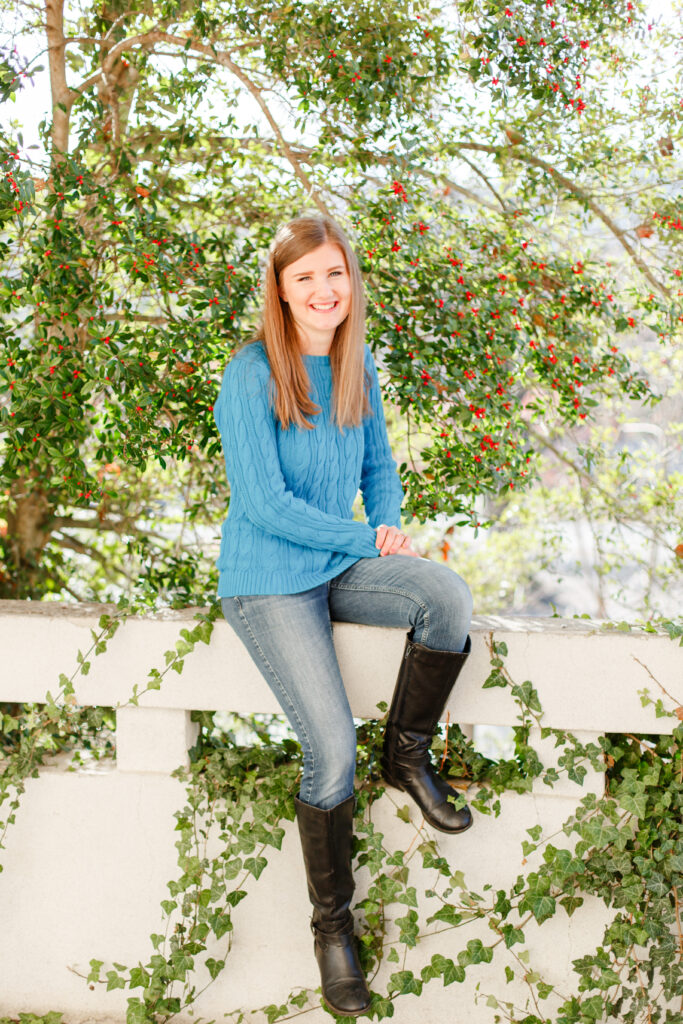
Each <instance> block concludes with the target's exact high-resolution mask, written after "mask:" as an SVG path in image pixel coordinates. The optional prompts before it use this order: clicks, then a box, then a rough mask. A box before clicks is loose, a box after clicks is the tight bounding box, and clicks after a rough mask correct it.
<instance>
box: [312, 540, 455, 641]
mask: <svg viewBox="0 0 683 1024" xmlns="http://www.w3.org/2000/svg"><path fill="white" fill-rule="evenodd" d="M330 615H331V617H332V619H334V620H336V621H338V622H364V623H366V624H367V625H371V626H404V627H405V628H406V629H410V631H411V636H410V638H411V640H414V641H415V643H418V644H422V645H423V646H424V647H430V648H432V649H433V650H437V651H462V649H463V647H464V646H465V640H466V638H467V631H468V629H469V626H470V620H471V618H472V596H471V594H470V591H469V587H468V586H467V584H466V583H465V581H464V580H463V579H462V578H461V577H460V576H458V574H457V573H456V572H453V570H452V569H449V568H448V567H447V566H445V565H440V564H439V563H438V562H431V561H429V559H427V558H412V557H410V556H408V555H386V556H385V557H383V558H361V559H359V560H358V561H357V562H354V564H353V565H351V566H349V568H348V569H345V570H344V572H342V573H340V574H339V576H335V578H334V579H332V580H330Z"/></svg>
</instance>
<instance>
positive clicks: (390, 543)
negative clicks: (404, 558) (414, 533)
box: [375, 523, 420, 558]
mask: <svg viewBox="0 0 683 1024" xmlns="http://www.w3.org/2000/svg"><path fill="white" fill-rule="evenodd" d="M410 544H411V541H410V537H409V536H408V535H407V534H405V533H401V531H400V530H399V529H397V527H395V526H385V525H384V523H381V524H380V525H379V526H378V527H377V537H376V539H375V546H376V547H378V548H379V549H380V552H379V553H380V556H382V555H412V556H413V557H414V558H419V557H420V556H419V555H418V553H417V551H413V549H412V548H411V546H410Z"/></svg>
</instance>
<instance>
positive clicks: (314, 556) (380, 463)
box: [214, 341, 404, 597]
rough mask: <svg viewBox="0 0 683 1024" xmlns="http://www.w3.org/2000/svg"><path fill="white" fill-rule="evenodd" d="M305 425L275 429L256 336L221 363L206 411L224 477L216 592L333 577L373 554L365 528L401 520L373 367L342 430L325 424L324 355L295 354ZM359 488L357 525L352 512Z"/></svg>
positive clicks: (306, 585)
mask: <svg viewBox="0 0 683 1024" xmlns="http://www.w3.org/2000/svg"><path fill="white" fill-rule="evenodd" d="M303 358H304V364H305V366H306V369H307V371H308V375H309V379H310V382H311V391H310V394H311V398H312V399H313V401H314V402H315V403H316V404H317V405H319V406H320V409H321V411H320V413H318V414H317V415H315V416H310V417H309V419H310V420H311V422H312V423H314V424H315V427H314V429H313V430H306V429H302V428H300V427H297V426H295V425H292V426H290V427H289V429H287V430H283V429H282V428H281V425H280V423H279V421H278V420H277V419H276V418H275V415H274V412H273V410H272V408H271V405H270V402H269V388H268V385H269V379H270V364H269V363H268V357H267V354H266V351H265V347H264V345H263V342H261V341H257V342H253V343H252V344H249V345H246V346H245V347H244V348H242V349H240V350H239V352H237V353H236V354H235V355H234V356H233V358H232V359H231V360H230V362H229V364H228V366H227V368H226V370H225V373H224V374H223V383H222V386H221V390H220V394H219V396H218V399H217V401H216V404H215V406H214V418H215V420H216V425H217V426H218V429H219V431H220V435H221V441H222V443H223V453H224V455H225V469H226V473H227V477H228V480H229V482H230V508H229V512H228V516H227V518H226V520H225V522H224V523H223V527H222V532H221V547H220V554H219V556H218V559H217V561H216V567H217V568H218V570H219V578H218V594H217V596H218V597H233V596H235V595H240V594H294V593H297V592H299V591H302V590H309V589H310V588H311V587H316V586H318V585H319V584H320V583H324V582H325V580H328V579H331V578H332V577H333V576H337V575H338V574H339V573H340V572H343V571H344V569H347V568H348V567H349V566H350V565H353V563H354V562H357V561H358V559H359V558H377V557H378V556H379V549H378V548H377V547H376V546H375V536H376V535H375V529H374V527H377V526H379V525H380V523H385V524H386V525H387V526H398V527H400V525H401V503H402V501H403V497H404V494H403V488H402V486H401V481H400V478H399V475H398V471H397V467H396V463H395V461H394V459H393V457H392V454H391V449H390V447H389V439H388V437H387V429H386V424H385V420H384V411H383V409H382V397H381V393H380V389H379V381H378V379H377V369H376V367H375V362H374V359H373V357H372V352H371V350H370V348H369V347H368V345H367V344H366V346H365V366H366V368H367V369H368V371H369V373H370V376H371V379H372V387H371V390H370V396H369V397H370V405H371V408H372V411H373V414H372V415H369V416H365V417H364V418H363V422H362V425H361V426H358V427H346V428H345V429H344V431H343V433H342V432H341V431H340V430H339V428H338V427H337V426H336V424H335V423H333V422H330V411H331V399H332V369H331V366H330V357H329V356H313V355H304V357H303ZM359 486H360V489H361V492H362V495H363V502H364V504H365V511H366V515H367V517H368V519H369V524H368V523H367V522H364V523H362V522H359V521H357V520H354V519H353V518H352V505H353V502H354V500H355V498H356V495H357V493H358V488H359Z"/></svg>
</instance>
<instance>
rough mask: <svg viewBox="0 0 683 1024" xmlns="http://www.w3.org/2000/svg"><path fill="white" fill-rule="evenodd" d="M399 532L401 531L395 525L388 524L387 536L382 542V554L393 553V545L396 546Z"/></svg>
mask: <svg viewBox="0 0 683 1024" xmlns="http://www.w3.org/2000/svg"><path fill="white" fill-rule="evenodd" d="M398 533H399V531H398V530H397V529H396V527H395V526H388V527H387V532H386V536H385V538H384V543H383V544H382V551H381V554H383V555H391V554H392V553H393V547H394V544H395V542H396V536H397V534H398Z"/></svg>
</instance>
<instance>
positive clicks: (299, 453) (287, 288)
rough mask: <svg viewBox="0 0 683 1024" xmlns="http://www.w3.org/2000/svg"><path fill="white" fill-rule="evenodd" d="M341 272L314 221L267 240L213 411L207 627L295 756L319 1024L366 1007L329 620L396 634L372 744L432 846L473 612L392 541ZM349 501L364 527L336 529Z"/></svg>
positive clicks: (333, 244) (446, 789)
mask: <svg viewBox="0 0 683 1024" xmlns="http://www.w3.org/2000/svg"><path fill="white" fill-rule="evenodd" d="M364 335H365V299H364V295H363V283H362V279H361V275H360V269H359V267H358V262H357V259H356V256H355V254H354V252H353V250H352V248H351V246H350V244H349V240H348V238H347V237H346V235H345V234H344V232H343V231H342V229H341V228H340V227H339V225H338V224H337V223H336V222H335V221H334V220H332V219H331V218H330V217H326V216H319V215H309V216H302V217H297V218H296V219H295V220H292V221H290V222H289V223H288V224H285V225H283V226H282V227H281V228H280V229H279V230H278V231H277V233H276V235H275V238H274V240H273V243H272V245H271V248H270V254H269V259H268V265H267V268H266V273H265V301H264V307H263V313H262V317H261V322H260V324H259V326H258V329H257V330H256V332H255V333H254V335H253V336H252V337H251V338H250V339H249V340H248V341H247V343H246V344H245V345H243V346H242V347H241V348H240V349H239V350H238V351H237V352H236V353H235V354H234V355H233V357H232V359H231V360H230V363H229V364H228V367H227V369H226V370H225V374H224V376H223V383H222V386H221V391H220V395H219V397H218V400H217V402H216V405H215V407H214V416H215V419H216V424H217V426H218V429H219V431H220V434H221V440H222V443H223V451H224V455H225V467H226V473H227V477H228V480H229V483H230V510H229V515H228V516H227V518H226V520H225V522H224V524H223V528H222V535H221V550H220V555H219V558H218V560H217V562H216V566H217V568H218V570H219V585H218V596H219V597H220V598H221V607H222V610H223V614H224V616H225V618H226V619H227V621H228V622H229V623H230V625H231V626H232V627H233V629H234V630H235V632H236V633H237V635H238V636H239V637H240V639H241V640H242V642H243V643H244V644H245V646H246V647H247V650H248V651H249V654H250V655H251V657H252V659H253V660H254V662H255V664H256V665H257V667H258V668H259V670H260V672H261V673H262V675H263V676H264V678H265V679H266V681H267V683H268V685H269V686H270V687H271V689H272V690H273V692H274V694H275V695H276V697H277V698H278V701H279V703H280V705H281V706H282V709H283V711H284V713H285V715H286V716H287V718H288V720H289V722H290V724H291V726H292V728H293V729H294V731H295V733H296V735H297V737H298V739H299V742H300V743H301V747H302V750H303V774H302V778H301V786H300V792H299V796H298V798H295V806H296V816H297V823H298V827H299V834H300V837H301V845H302V849H303V858H304V863H305V867H306V875H307V880H308V891H309V897H310V900H311V903H312V905H313V916H312V919H311V928H312V930H313V934H314V950H315V955H316V958H317V961H318V965H319V968H320V975H321V982H322V992H323V996H324V998H325V1000H326V1002H327V1004H328V1006H329V1007H330V1009H331V1010H332V1011H333V1012H334V1013H337V1014H340V1015H343V1016H350V1015H351V1016H358V1015H359V1014H361V1013H363V1012H365V1011H366V1010H367V1009H368V1008H369V1006H370V994H369V992H368V988H367V984H366V981H365V977H364V975H363V972H362V969H361V967H360V963H359V960H358V952H357V949H356V945H355V939H354V934H353V918H352V916H351V912H350V904H351V899H352V896H353V890H354V882H353V876H352V872H351V848H352V838H353V807H354V797H353V784H354V769H355V758H356V733H355V728H354V723H353V717H352V714H351V709H350V707H349V703H348V700H347V697H346V693H345V690H344V683H343V680H342V678H341V675H340V672H339V665H338V663H337V659H336V656H335V650H334V645H333V642H332V627H331V620H336V621H340V622H364V623H369V624H373V625H377V626H395V627H399V626H401V627H404V628H406V629H408V630H409V632H408V633H407V637H406V645H405V650H404V656H403V660H402V662H401V667H400V670H399V673H398V679H397V681H396V687H395V691H394V695H393V700H392V703H391V707H390V709H389V715H388V722H387V726H386V732H385V736H384V747H383V755H382V761H381V765H382V773H383V777H384V779H385V781H386V782H387V783H389V784H390V785H392V786H395V787H397V788H398V789H401V790H405V791H406V792H407V793H409V794H410V795H411V796H412V798H413V799H414V800H415V802H416V803H417V805H418V807H419V808H420V810H421V812H422V814H423V815H424V817H425V819H426V820H427V821H428V822H429V823H430V824H431V825H432V826H433V827H434V828H436V829H439V830H440V831H442V832H448V833H456V832H462V831H464V830H465V829H466V828H469V827H470V825H471V824H472V818H471V814H470V811H469V809H468V808H467V807H463V808H462V809H458V810H456V809H455V807H454V806H453V803H452V801H450V802H449V800H448V797H449V796H450V797H453V795H454V794H453V790H452V789H451V787H450V786H449V785H448V784H447V783H446V782H445V781H443V780H442V779H441V778H440V777H439V776H438V775H437V774H436V773H435V771H434V769H433V768H432V766H431V762H430V758H429V748H430V745H431V739H432V735H433V732H434V730H435V728H436V725H437V723H438V721H439V718H440V716H441V713H442V711H443V709H444V706H445V703H446V700H447V699H448V696H449V694H450V691H451V689H452V687H453V685H454V683H455V680H456V679H457V677H458V674H459V672H460V670H461V668H462V666H463V664H464V662H465V660H466V658H467V655H468V653H469V650H470V641H469V636H468V629H469V624H470V617H471V612H472V601H471V597H470V592H469V589H468V587H467V585H466V583H465V582H464V581H463V580H462V579H461V578H460V577H459V576H458V575H457V574H456V573H455V572H453V571H452V570H451V569H449V568H447V567H446V566H444V565H441V564H438V563H436V562H430V561H429V560H428V559H424V558H420V557H419V556H418V555H417V553H416V552H415V551H414V550H413V549H412V547H411V542H410V538H409V537H408V536H406V534H405V533H403V532H402V530H401V503H402V501H403V497H404V495H403V489H402V487H401V482H400V478H399V475H398V472H397V468H396V463H395V461H394V459H393V457H392V454H391V450H390V447H389V441H388V438H387V431H386V425H385V420H384V412H383V409H382V399H381V394H380V389H379V383H378V378H377V370H376V368H375V364H374V360H373V357H372V353H371V351H370V348H369V347H368V345H367V344H366V343H365V340H364ZM359 487H360V490H361V493H362V496H363V502H364V506H365V514H366V516H367V520H368V521H367V522H360V521H358V520H355V519H354V518H353V513H352V505H353V502H354V500H355V498H356V495H357V493H358V489H359Z"/></svg>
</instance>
